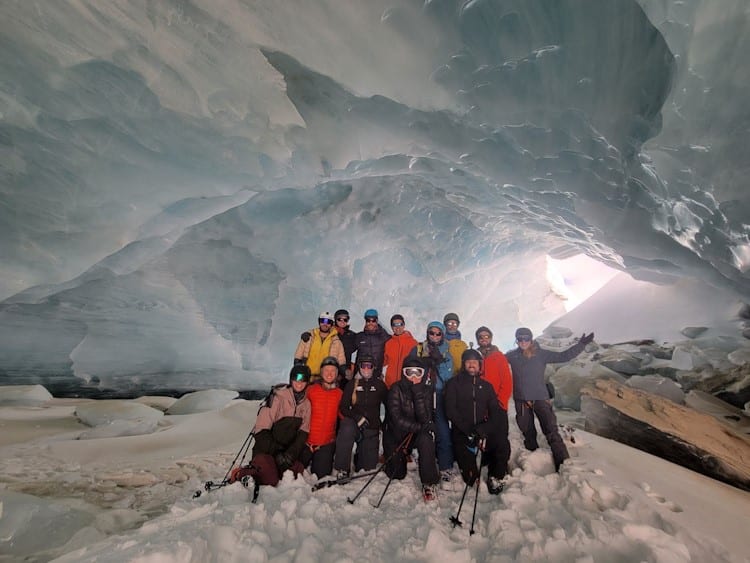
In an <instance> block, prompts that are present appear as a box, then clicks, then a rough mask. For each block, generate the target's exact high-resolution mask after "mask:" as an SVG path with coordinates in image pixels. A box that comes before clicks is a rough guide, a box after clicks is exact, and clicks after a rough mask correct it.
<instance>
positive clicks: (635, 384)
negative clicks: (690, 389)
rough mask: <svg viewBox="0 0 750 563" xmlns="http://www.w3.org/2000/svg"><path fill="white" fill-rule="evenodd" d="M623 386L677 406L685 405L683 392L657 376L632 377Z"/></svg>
mask: <svg viewBox="0 0 750 563" xmlns="http://www.w3.org/2000/svg"><path fill="white" fill-rule="evenodd" d="M625 384H626V385H627V386H628V387H632V388H634V389H642V390H643V391H647V392H649V393H653V394H654V395H659V396H660V397H664V398H665V399H669V400H670V401H673V402H675V403H677V404H678V405H683V404H685V393H684V391H683V390H682V388H681V387H680V386H679V385H677V384H676V383H675V382H674V381H672V380H671V379H666V378H664V377H659V376H658V375H634V376H633V377H631V378H630V379H628V380H627V382H626V383H625Z"/></svg>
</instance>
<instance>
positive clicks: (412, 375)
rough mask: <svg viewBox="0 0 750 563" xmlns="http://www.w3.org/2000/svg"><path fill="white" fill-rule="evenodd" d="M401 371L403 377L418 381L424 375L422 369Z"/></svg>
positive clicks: (415, 368)
mask: <svg viewBox="0 0 750 563" xmlns="http://www.w3.org/2000/svg"><path fill="white" fill-rule="evenodd" d="M401 371H402V373H403V374H404V377H407V378H409V379H419V378H420V377H422V376H423V375H424V368H417V367H414V368H404V369H403V370H401Z"/></svg>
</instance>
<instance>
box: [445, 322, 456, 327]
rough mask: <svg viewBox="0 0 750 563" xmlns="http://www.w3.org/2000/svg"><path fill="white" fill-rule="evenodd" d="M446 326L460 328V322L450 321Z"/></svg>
mask: <svg viewBox="0 0 750 563" xmlns="http://www.w3.org/2000/svg"><path fill="white" fill-rule="evenodd" d="M445 326H458V321H448V322H447V323H445Z"/></svg>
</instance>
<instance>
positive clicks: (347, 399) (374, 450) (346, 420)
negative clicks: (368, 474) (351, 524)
mask: <svg viewBox="0 0 750 563" xmlns="http://www.w3.org/2000/svg"><path fill="white" fill-rule="evenodd" d="M357 366H358V372H357V374H356V375H355V376H354V379H352V380H351V381H349V382H348V383H347V384H346V387H345V388H344V395H343V397H342V398H341V403H340V405H339V413H340V414H341V416H342V417H343V418H342V419H341V421H340V422H339V431H338V434H337V435H336V459H335V461H334V468H335V469H336V471H337V474H336V478H337V479H341V478H343V477H348V476H349V471H350V469H351V462H352V448H353V447H354V443H355V442H356V443H357V454H356V455H355V456H354V469H355V471H359V470H361V469H364V470H366V471H367V470H370V469H375V466H376V465H377V464H378V448H379V447H380V407H381V406H383V405H384V404H385V398H386V395H387V394H388V389H386V387H385V383H383V380H382V379H379V378H377V377H375V376H374V375H373V374H374V371H375V361H374V359H373V358H372V356H368V355H366V354H362V355H360V356H358V357H357Z"/></svg>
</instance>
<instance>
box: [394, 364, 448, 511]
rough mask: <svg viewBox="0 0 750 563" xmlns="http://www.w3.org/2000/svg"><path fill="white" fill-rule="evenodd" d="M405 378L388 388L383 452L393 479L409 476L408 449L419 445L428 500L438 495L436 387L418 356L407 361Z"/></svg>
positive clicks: (421, 469) (404, 368)
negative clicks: (407, 472)
mask: <svg viewBox="0 0 750 563" xmlns="http://www.w3.org/2000/svg"><path fill="white" fill-rule="evenodd" d="M401 371H402V377H401V379H400V380H398V381H397V382H396V383H394V384H393V386H392V387H391V388H390V390H389V391H388V403H387V404H388V409H387V417H386V428H385V431H384V432H383V454H384V456H385V459H386V460H387V461H388V463H387V464H386V468H385V473H386V475H388V477H390V478H392V479H403V478H404V477H406V452H408V451H409V450H410V448H411V447H416V448H417V452H418V454H419V478H420V480H421V481H422V495H423V496H424V499H425V501H429V500H434V499H435V498H436V490H435V486H436V485H437V483H438V480H439V474H438V468H437V463H436V460H435V422H434V412H433V401H434V397H435V387H434V385H433V384H432V382H431V381H430V379H429V378H428V377H426V376H425V375H426V374H425V369H424V367H423V366H422V362H421V361H420V360H419V359H418V358H415V357H413V356H412V357H408V358H406V360H404V366H403V368H402V370H401Z"/></svg>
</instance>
